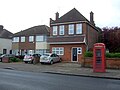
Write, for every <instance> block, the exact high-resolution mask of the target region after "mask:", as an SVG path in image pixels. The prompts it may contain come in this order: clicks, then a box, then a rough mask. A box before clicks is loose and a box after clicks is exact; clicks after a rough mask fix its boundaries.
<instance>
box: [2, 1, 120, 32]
mask: <svg viewBox="0 0 120 90" xmlns="http://www.w3.org/2000/svg"><path fill="white" fill-rule="evenodd" d="M73 8H76V9H77V10H78V11H79V12H80V13H81V14H82V15H84V16H85V17H86V18H87V19H88V20H89V13H90V11H93V12H94V21H95V24H96V26H98V27H100V28H102V27H106V26H108V27H115V26H120V0H0V25H3V26H4V28H5V29H7V30H9V31H11V32H13V33H16V32H18V31H21V30H25V29H27V28H30V27H33V26H37V25H47V26H49V18H52V19H55V13H56V12H59V16H62V15H64V14H65V13H67V12H68V11H70V10H71V9H73Z"/></svg>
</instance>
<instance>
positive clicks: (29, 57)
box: [23, 54, 41, 63]
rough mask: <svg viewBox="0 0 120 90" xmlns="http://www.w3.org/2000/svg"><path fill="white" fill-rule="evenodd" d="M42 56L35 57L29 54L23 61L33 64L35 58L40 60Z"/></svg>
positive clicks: (35, 55) (36, 55)
mask: <svg viewBox="0 0 120 90" xmlns="http://www.w3.org/2000/svg"><path fill="white" fill-rule="evenodd" d="M40 56H41V55H40V54H33V55H31V54H27V55H25V56H24V59H23V61H24V62H25V63H33V60H34V58H37V57H39V58H40Z"/></svg>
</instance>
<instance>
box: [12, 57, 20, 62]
mask: <svg viewBox="0 0 120 90" xmlns="http://www.w3.org/2000/svg"><path fill="white" fill-rule="evenodd" d="M21 61H22V60H21V59H19V58H16V57H11V58H10V62H21Z"/></svg>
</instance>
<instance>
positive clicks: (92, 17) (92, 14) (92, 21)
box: [90, 11, 95, 25]
mask: <svg viewBox="0 0 120 90" xmlns="http://www.w3.org/2000/svg"><path fill="white" fill-rule="evenodd" d="M90 22H91V23H92V24H93V25H95V23H94V13H93V12H92V11H91V12H90Z"/></svg>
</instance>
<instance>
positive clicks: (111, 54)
mask: <svg viewBox="0 0 120 90" xmlns="http://www.w3.org/2000/svg"><path fill="white" fill-rule="evenodd" d="M106 57H107V58H120V53H106Z"/></svg>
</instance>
